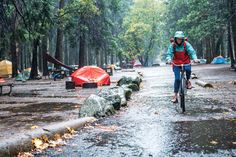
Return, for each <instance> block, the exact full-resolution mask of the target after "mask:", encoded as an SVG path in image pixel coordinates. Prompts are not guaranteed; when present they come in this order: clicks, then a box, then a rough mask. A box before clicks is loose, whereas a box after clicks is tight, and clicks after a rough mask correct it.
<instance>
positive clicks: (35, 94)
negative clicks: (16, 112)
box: [11, 92, 38, 97]
mask: <svg viewBox="0 0 236 157" xmlns="http://www.w3.org/2000/svg"><path fill="white" fill-rule="evenodd" d="M11 95H12V96H14V97H36V96H37V95H38V94H37V93H33V92H32V93H12V94H11Z"/></svg>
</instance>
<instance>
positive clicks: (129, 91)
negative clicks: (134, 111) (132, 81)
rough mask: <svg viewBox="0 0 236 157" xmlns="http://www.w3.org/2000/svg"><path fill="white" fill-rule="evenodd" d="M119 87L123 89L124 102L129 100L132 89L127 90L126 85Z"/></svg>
mask: <svg viewBox="0 0 236 157" xmlns="http://www.w3.org/2000/svg"><path fill="white" fill-rule="evenodd" d="M121 87H122V88H123V89H124V92H125V98H126V100H129V99H131V94H132V89H130V88H128V87H127V85H123V86H121Z"/></svg>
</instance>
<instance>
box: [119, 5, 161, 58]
mask: <svg viewBox="0 0 236 157" xmlns="http://www.w3.org/2000/svg"><path fill="white" fill-rule="evenodd" d="M164 9H165V5H164V3H163V2H161V1H153V0H135V1H134V5H133V6H132V8H131V10H130V12H129V14H128V15H127V16H126V17H125V19H124V23H123V30H124V32H123V33H122V34H121V36H120V37H121V38H122V40H123V43H124V44H125V51H124V54H125V55H126V56H127V57H129V58H137V57H141V56H153V55H154V54H156V50H157V49H156V48H155V47H160V46H161V41H162V40H163V31H162V26H163V22H162V18H163V12H164ZM158 42H159V43H158Z"/></svg>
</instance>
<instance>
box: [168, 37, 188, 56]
mask: <svg viewBox="0 0 236 157" xmlns="http://www.w3.org/2000/svg"><path fill="white" fill-rule="evenodd" d="M186 41H188V37H185V38H184V51H185V52H186V53H187V54H188V51H187V47H186ZM170 43H171V44H172V46H173V49H174V53H175V52H176V44H175V39H174V38H173V37H172V38H170Z"/></svg>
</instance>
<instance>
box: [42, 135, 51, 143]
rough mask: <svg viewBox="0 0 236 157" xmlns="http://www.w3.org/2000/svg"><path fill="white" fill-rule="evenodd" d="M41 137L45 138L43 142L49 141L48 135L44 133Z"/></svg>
mask: <svg viewBox="0 0 236 157" xmlns="http://www.w3.org/2000/svg"><path fill="white" fill-rule="evenodd" d="M41 139H42V140H43V142H45V143H48V141H49V140H48V137H47V136H46V135H42V136H41Z"/></svg>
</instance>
